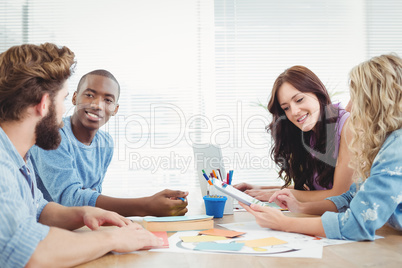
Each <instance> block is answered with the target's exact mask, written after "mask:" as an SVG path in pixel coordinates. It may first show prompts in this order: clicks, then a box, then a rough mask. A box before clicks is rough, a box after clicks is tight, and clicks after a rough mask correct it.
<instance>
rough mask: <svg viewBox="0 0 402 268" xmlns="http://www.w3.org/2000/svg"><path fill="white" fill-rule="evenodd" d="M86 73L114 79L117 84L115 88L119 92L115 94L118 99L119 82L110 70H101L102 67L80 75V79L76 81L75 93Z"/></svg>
mask: <svg viewBox="0 0 402 268" xmlns="http://www.w3.org/2000/svg"><path fill="white" fill-rule="evenodd" d="M88 75H100V76H104V77H107V78H109V79H112V80H113V81H115V82H116V84H117V89H118V93H119V96H117V99H119V97H120V84H119V82H118V81H117V79H116V77H114V75H113V74H112V73H111V72H109V71H107V70H103V69H98V70H94V71H91V72H89V73H87V74H84V75H83V76H82V77H81V79H80V81H79V82H78V86H77V93H78V91H79V89H80V87H81V85H82V84H83V83H84V81H85V79H86V77H87V76H88Z"/></svg>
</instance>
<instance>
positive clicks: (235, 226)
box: [219, 221, 354, 246]
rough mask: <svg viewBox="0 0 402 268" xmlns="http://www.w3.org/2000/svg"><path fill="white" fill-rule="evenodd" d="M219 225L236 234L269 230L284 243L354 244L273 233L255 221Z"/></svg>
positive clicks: (322, 238)
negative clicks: (289, 241) (287, 240)
mask: <svg viewBox="0 0 402 268" xmlns="http://www.w3.org/2000/svg"><path fill="white" fill-rule="evenodd" d="M219 225H220V226H222V227H224V228H227V229H230V230H234V231H237V232H246V230H255V231H259V232H261V231H267V230H269V232H270V233H271V234H272V236H274V237H277V238H279V239H282V240H285V241H286V239H289V240H291V241H294V242H297V241H303V240H306V241H310V240H311V241H314V243H316V244H320V245H322V246H331V245H340V244H347V243H353V242H354V241H350V240H337V239H328V238H324V237H316V236H309V235H303V234H295V233H286V232H281V231H274V230H271V229H267V228H262V227H261V226H259V225H258V224H257V223H256V222H255V221H249V222H237V223H227V224H219ZM257 238H258V237H257ZM259 238H261V237H259Z"/></svg>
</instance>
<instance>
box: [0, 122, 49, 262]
mask: <svg viewBox="0 0 402 268" xmlns="http://www.w3.org/2000/svg"><path fill="white" fill-rule="evenodd" d="M25 159H27V161H26V162H25V161H24V159H23V158H22V157H21V155H20V154H19V153H18V151H17V149H16V148H15V147H14V145H13V144H12V143H11V141H10V139H9V138H8V136H7V135H6V133H5V132H4V131H3V129H2V128H1V127H0V207H1V208H0V252H1V254H0V267H2V268H3V267H24V266H25V265H26V264H27V262H28V260H29V259H30V257H31V255H32V254H33V252H34V251H35V249H36V247H37V245H38V244H39V242H40V241H41V240H43V239H44V238H45V237H46V235H47V234H48V232H49V227H48V226H45V225H42V224H40V223H38V220H39V217H40V214H41V213H42V210H43V208H44V207H45V206H46V205H47V201H46V200H45V199H44V198H43V196H42V193H41V192H40V191H39V190H38V188H37V187H36V181H35V172H34V169H33V167H32V164H31V162H30V160H29V153H28V154H27V155H26V156H25Z"/></svg>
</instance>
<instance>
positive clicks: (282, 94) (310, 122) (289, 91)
mask: <svg viewBox="0 0 402 268" xmlns="http://www.w3.org/2000/svg"><path fill="white" fill-rule="evenodd" d="M276 97H277V99H278V102H279V104H280V106H281V108H282V110H283V111H284V112H285V114H286V117H287V118H288V119H289V121H290V122H292V123H293V124H294V125H295V126H297V127H298V128H300V129H301V130H302V131H304V132H307V131H310V130H314V127H315V125H316V124H317V122H318V119H319V116H320V103H319V101H318V98H317V96H316V95H315V94H314V93H310V92H306V93H305V92H301V91H299V90H298V89H297V88H295V87H294V86H292V85H291V84H290V83H288V82H285V83H283V84H282V86H281V87H280V88H279V90H278V92H277V95H276Z"/></svg>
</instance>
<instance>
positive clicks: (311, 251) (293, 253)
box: [150, 230, 323, 258]
mask: <svg viewBox="0 0 402 268" xmlns="http://www.w3.org/2000/svg"><path fill="white" fill-rule="evenodd" d="M197 234H198V232H197V231H186V232H177V233H175V234H174V235H172V236H171V237H169V245H170V247H169V248H168V249H151V250H150V251H155V252H178V253H188V252H192V253H197V254H206V253H207V254H211V253H221V254H222V253H223V254H245V255H253V256H265V257H299V258H321V257H322V248H323V246H322V245H321V244H319V243H315V241H313V240H312V239H305V238H304V237H301V236H302V235H300V237H299V238H300V239H299V241H293V242H291V243H289V241H287V242H288V243H286V244H281V245H274V246H268V247H259V248H250V247H247V246H243V247H242V248H241V249H240V250H238V251H233V250H232V249H231V245H230V244H232V243H236V241H238V242H239V243H240V242H244V240H254V239H259V238H263V237H272V236H273V235H272V234H271V233H270V231H267V230H264V231H254V230H248V231H247V234H245V235H244V236H242V237H241V238H233V239H228V240H220V241H215V242H214V243H220V246H219V250H216V248H211V247H209V249H208V248H207V249H204V248H203V247H201V248H203V249H202V250H200V249H199V248H200V247H197V245H198V243H184V242H182V240H181V239H180V237H185V236H195V235H197ZM295 236H296V237H297V236H298V234H295ZM277 238H278V239H282V238H281V237H277ZM282 240H285V239H282ZM285 241H286V240H285ZM201 243H202V242H201ZM225 244H226V245H227V247H225ZM196 248H197V249H198V250H197V249H196Z"/></svg>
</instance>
